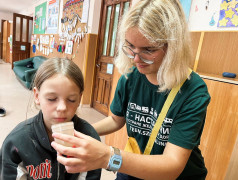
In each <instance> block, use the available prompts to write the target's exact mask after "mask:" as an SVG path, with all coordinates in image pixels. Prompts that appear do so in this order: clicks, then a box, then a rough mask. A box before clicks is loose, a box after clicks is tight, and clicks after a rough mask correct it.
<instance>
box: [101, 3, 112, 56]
mask: <svg viewBox="0 0 238 180" xmlns="http://www.w3.org/2000/svg"><path fill="white" fill-rule="evenodd" d="M111 12H112V6H108V7H107V21H106V28H105V34H104V43H103V53H102V54H103V55H104V56H106V55H107V40H108V34H109V25H110V17H111Z"/></svg>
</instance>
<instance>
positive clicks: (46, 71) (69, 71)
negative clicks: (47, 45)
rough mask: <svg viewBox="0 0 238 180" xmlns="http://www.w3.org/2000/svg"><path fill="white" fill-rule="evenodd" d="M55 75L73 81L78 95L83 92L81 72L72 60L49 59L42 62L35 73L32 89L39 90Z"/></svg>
mask: <svg viewBox="0 0 238 180" xmlns="http://www.w3.org/2000/svg"><path fill="white" fill-rule="evenodd" d="M55 74H62V75H65V76H66V77H68V78H69V79H71V80H73V81H74V83H75V84H76V85H77V86H78V87H79V89H80V93H82V92H83V90H84V78H83V74H82V72H81V70H80V69H79V67H78V66H77V65H76V64H75V63H74V62H73V61H72V60H69V59H65V58H50V59H48V60H46V61H44V62H43V63H42V64H41V66H40V67H39V69H38V70H37V72H36V75H35V79H34V83H33V87H36V88H37V89H38V90H40V88H41V85H42V84H43V82H44V81H45V80H46V79H48V78H50V77H52V76H53V75H55Z"/></svg>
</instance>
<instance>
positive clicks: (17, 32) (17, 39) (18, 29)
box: [15, 17, 21, 41]
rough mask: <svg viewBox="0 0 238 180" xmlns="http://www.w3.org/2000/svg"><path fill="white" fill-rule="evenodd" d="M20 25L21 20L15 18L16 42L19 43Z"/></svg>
mask: <svg viewBox="0 0 238 180" xmlns="http://www.w3.org/2000/svg"><path fill="white" fill-rule="evenodd" d="M20 24H21V18H20V17H16V34H15V35H16V41H20V33H21V30H20V27H21V26H20Z"/></svg>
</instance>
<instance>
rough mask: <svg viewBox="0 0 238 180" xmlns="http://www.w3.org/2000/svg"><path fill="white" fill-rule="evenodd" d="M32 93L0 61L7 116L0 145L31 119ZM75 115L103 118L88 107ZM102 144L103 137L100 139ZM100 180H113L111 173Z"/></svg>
mask: <svg viewBox="0 0 238 180" xmlns="http://www.w3.org/2000/svg"><path fill="white" fill-rule="evenodd" d="M31 104H32V92H31V91H30V90H28V89H26V88H25V87H24V86H23V85H22V84H20V82H19V81H18V80H17V79H16V77H15V75H14V73H13V71H12V69H11V65H10V64H8V63H5V62H3V61H2V60H0V107H3V108H5V109H6V111H7V114H6V116H4V117H0V127H1V131H0V145H2V142H3V141H4V139H5V137H6V136H7V135H8V133H9V132H10V131H11V130H12V129H13V128H14V127H15V126H16V125H17V124H18V123H19V122H21V121H24V120H25V119H27V118H29V117H32V116H33V115H35V114H36V113H37V110H35V109H33V108H32V107H31ZM77 114H78V115H79V116H80V117H81V118H83V119H85V120H87V121H88V122H90V123H94V122H97V121H99V120H101V119H103V118H104V117H105V116H104V115H102V114H101V113H99V112H97V111H96V110H94V109H92V108H89V107H80V108H79V109H78V112H77ZM101 139H102V141H103V142H104V137H101ZM101 179H102V180H113V179H115V175H114V174H113V172H108V171H106V170H103V171H102V177H101Z"/></svg>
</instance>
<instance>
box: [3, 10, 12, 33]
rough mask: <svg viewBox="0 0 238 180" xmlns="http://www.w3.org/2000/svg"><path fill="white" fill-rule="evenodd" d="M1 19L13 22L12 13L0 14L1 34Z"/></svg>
mask: <svg viewBox="0 0 238 180" xmlns="http://www.w3.org/2000/svg"><path fill="white" fill-rule="evenodd" d="M2 19H3V20H8V21H12V20H13V13H6V12H0V32H1V24H2Z"/></svg>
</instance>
